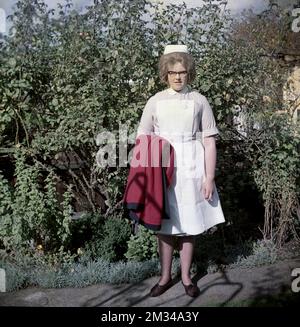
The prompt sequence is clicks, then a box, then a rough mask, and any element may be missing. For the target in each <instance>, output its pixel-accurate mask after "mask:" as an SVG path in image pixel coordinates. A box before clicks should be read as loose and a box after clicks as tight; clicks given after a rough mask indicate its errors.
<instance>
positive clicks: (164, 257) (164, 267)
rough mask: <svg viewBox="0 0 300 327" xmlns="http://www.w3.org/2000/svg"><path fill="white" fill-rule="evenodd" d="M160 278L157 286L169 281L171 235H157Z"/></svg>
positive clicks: (171, 256) (171, 250) (172, 243)
mask: <svg viewBox="0 0 300 327" xmlns="http://www.w3.org/2000/svg"><path fill="white" fill-rule="evenodd" d="M157 238H158V251H159V260H160V265H161V278H160V280H159V285H165V284H166V283H168V281H170V279H171V271H172V259H173V251H174V238H173V236H171V235H163V234H157Z"/></svg>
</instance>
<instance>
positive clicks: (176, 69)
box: [168, 62, 187, 92]
mask: <svg viewBox="0 0 300 327" xmlns="http://www.w3.org/2000/svg"><path fill="white" fill-rule="evenodd" d="M168 84H169V87H171V88H172V89H173V90H175V91H177V92H179V91H181V90H182V89H183V88H184V87H185V86H186V85H187V71H186V69H185V67H184V66H183V65H182V64H181V63H180V62H177V63H176V64H174V65H170V66H169V70H168Z"/></svg>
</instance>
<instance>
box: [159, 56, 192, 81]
mask: <svg viewBox="0 0 300 327" xmlns="http://www.w3.org/2000/svg"><path fill="white" fill-rule="evenodd" d="M177 62H179V63H181V64H182V65H183V66H184V67H185V69H186V71H187V83H188V84H190V83H192V82H193V80H194V79H195V77H196V69H195V62H194V59H193V57H192V56H191V55H190V54H188V53H185V52H172V53H168V54H166V55H162V56H161V57H160V59H159V77H160V80H161V81H162V82H163V83H166V84H168V71H169V70H170V66H173V65H175V64H176V63H177Z"/></svg>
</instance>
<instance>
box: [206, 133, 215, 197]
mask: <svg viewBox="0 0 300 327" xmlns="http://www.w3.org/2000/svg"><path fill="white" fill-rule="evenodd" d="M203 145H204V158H205V172H206V179H205V181H204V183H203V196H204V198H205V199H206V200H208V201H211V199H212V195H213V190H214V180H215V169H216V162H217V149H216V139H215V137H214V136H208V137H204V141H203Z"/></svg>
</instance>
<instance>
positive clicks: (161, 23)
mask: <svg viewBox="0 0 300 327" xmlns="http://www.w3.org/2000/svg"><path fill="white" fill-rule="evenodd" d="M276 8H277V9H276ZM276 8H275V9H274V7H270V8H269V10H267V11H266V12H264V13H263V14H262V15H260V16H256V15H254V14H253V13H251V12H250V13H248V14H246V15H244V16H243V19H242V20H240V21H233V20H232V18H231V16H230V15H229V12H228V11H227V9H226V2H224V1H219V0H216V1H209V0H206V1H204V4H203V6H202V7H200V8H193V9H191V8H188V7H187V6H186V5H185V4H184V3H183V4H180V5H172V6H163V5H162V4H159V3H155V4H153V3H152V2H150V1H146V0H135V1H129V0H122V1H115V0H102V1H97V2H95V4H94V5H92V6H89V7H87V8H86V10H85V12H81V13H79V12H77V11H76V10H74V9H73V8H72V2H71V1H69V0H68V1H66V2H65V3H64V4H60V5H58V9H57V10H56V11H55V10H48V8H47V6H46V5H45V3H44V2H43V1H42V0H33V1H29V0H20V1H18V3H17V7H16V11H15V12H14V13H13V15H11V16H10V19H11V21H12V24H13V29H12V31H11V34H10V35H8V36H4V37H2V38H1V40H0V62H1V65H0V110H1V115H0V130H1V134H0V148H1V161H0V214H1V216H0V247H1V249H2V250H3V251H4V252H5V253H10V254H13V255H15V253H16V251H19V250H22V251H23V250H25V252H26V253H27V254H28V255H36V254H37V253H39V254H40V253H42V254H43V255H46V254H58V253H61V251H62V253H69V252H70V253H71V255H74V256H75V259H76V258H77V259H78V256H79V257H80V254H81V253H83V252H84V253H86V254H89V256H90V258H92V259H96V258H97V257H99V256H100V257H103V258H105V260H108V261H110V262H112V261H118V260H125V261H126V260H135V261H143V260H148V259H153V258H155V257H157V249H156V248H155V243H154V240H153V235H151V233H150V232H149V231H143V232H140V233H138V234H137V235H135V236H133V235H132V230H133V227H134V226H132V225H131V223H130V221H129V220H128V219H127V217H128V216H127V213H126V212H124V211H123V209H122V207H121V202H120V201H121V199H122V195H123V191H124V187H125V183H126V178H127V173H128V161H127V162H120V157H119V156H118V153H119V151H120V150H122V151H125V152H127V153H128V152H129V150H130V149H131V147H132V142H133V140H134V135H135V132H136V128H137V124H138V122H139V119H140V116H141V114H142V110H143V107H144V105H145V103H146V101H147V99H148V98H149V97H150V96H151V95H153V94H154V93H155V92H157V91H159V90H161V89H163V88H164V85H162V84H161V83H160V81H159V78H158V69H157V63H158V59H159V56H160V54H161V53H162V51H163V48H164V46H165V45H166V44H170V43H185V44H187V45H188V47H189V49H190V51H191V53H192V54H193V56H194V57H195V61H196V63H197V67H196V68H197V76H196V80H195V82H194V84H193V87H195V88H196V89H197V90H199V91H200V92H201V93H202V94H204V95H205V96H206V97H207V98H208V100H209V102H210V103H211V105H212V107H213V110H214V114H215V117H216V119H217V123H218V126H219V129H220V132H221V133H220V137H219V139H218V167H217V175H216V181H217V185H218V188H219V193H220V197H221V200H222V206H223V209H224V213H225V216H226V219H227V222H226V224H224V225H222V226H219V227H218V228H217V230H215V229H213V230H212V231H210V232H209V233H208V234H207V235H206V236H205V237H204V238H203V240H205V241H207V243H205V244H207V247H208V249H209V251H213V249H214V246H211V244H212V243H211V242H213V243H214V240H215V242H217V254H216V260H218V259H220V258H222V257H224V255H226V249H227V248H228V247H231V246H237V245H241V244H245V242H248V241H249V239H250V240H257V239H261V238H263V239H264V240H266V241H270V240H271V241H272V242H274V244H276V246H277V247H280V246H281V245H283V244H284V243H286V242H287V241H290V240H297V239H299V230H300V224H299V220H300V218H299V189H300V188H299V176H300V174H299V166H300V160H299V159H300V158H299V123H298V124H295V123H293V122H292V115H293V112H291V106H290V107H289V105H288V104H287V103H285V102H283V98H282V88H283V86H284V83H285V81H286V78H287V74H288V72H289V70H290V67H287V66H285V65H283V64H282V62H281V61H280V60H277V59H278V58H277V59H276V56H274V54H276V53H278V52H279V51H280V50H281V49H282V48H286V47H291V46H293V47H296V46H297V42H299V41H296V40H295V38H293V37H292V33H291V32H290V24H291V19H292V18H291V17H290V16H289V15H288V14H287V13H286V12H283V11H280V10H278V7H276ZM276 10H277V11H276ZM286 35H288V36H289V37H286ZM279 109H284V110H285V113H284V114H283V115H280V116H279V115H278V114H277V111H278V110H279ZM238 112H241V113H242V115H243V120H244V133H238V131H237V126H236V124H235V117H236V116H237V114H238ZM120 130H121V131H122V133H123V134H122V133H119V131H120ZM102 132H109V133H112V134H109V135H110V136H111V138H112V139H113V140H115V141H116V144H117V145H116V147H115V148H113V150H114V151H115V156H116V158H115V159H116V165H115V166H114V167H99V166H98V165H97V164H96V156H97V152H98V150H99V146H100V144H97V142H96V139H97V135H98V134H100V133H102ZM124 133H125V135H126V134H127V135H128V136H129V139H131V141H130V142H131V144H130V143H129V144H128V145H127V148H125V149H123V148H121V147H122V143H121V142H120V141H121V140H122V139H121V138H122V137H123V136H124ZM245 133H246V134H245ZM101 146H110V144H109V141H107V144H106V143H104V144H101ZM76 212H85V215H84V216H82V217H81V218H80V219H78V220H76V219H74V213H76ZM72 217H73V218H72ZM108 239H109V241H108ZM144 240H147V241H149V248H147V249H146V248H145V249H143V251H140V253H133V249H134V248H135V246H140V244H144V243H145V242H144ZM216 240H217V241H216ZM205 246H206V245H203V244H202V245H200V246H199V248H198V250H199V251H198V253H199V255H198V257H196V260H204V262H208V260H209V258H206V257H205V256H204V257H203V251H204V249H205ZM240 248H242V246H241V247H240ZM202 250H203V251H202ZM196 252H197V251H196ZM201 253H202V254H201ZM58 257H60V256H59V255H58ZM66 257H68V256H67V255H66ZM197 258H198V259H197Z"/></svg>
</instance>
